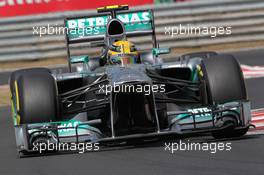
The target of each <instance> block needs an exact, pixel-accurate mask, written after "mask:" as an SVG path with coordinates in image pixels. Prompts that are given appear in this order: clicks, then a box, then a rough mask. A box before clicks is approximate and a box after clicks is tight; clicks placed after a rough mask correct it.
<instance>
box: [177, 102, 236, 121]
mask: <svg viewBox="0 0 264 175" xmlns="http://www.w3.org/2000/svg"><path fill="white" fill-rule="evenodd" d="M232 103H233V102H232ZM224 105H228V103H225V104H224ZM199 109H204V110H205V111H211V110H210V109H209V108H195V109H191V110H189V111H190V112H191V111H195V110H198V111H199ZM200 112H201V111H200ZM234 113H239V114H240V110H239V108H237V107H236V108H234V109H232V110H231V111H224V112H223V113H222V114H223V115H228V114H234ZM188 115H189V114H179V115H175V118H174V120H179V119H182V118H185V117H186V118H185V119H182V120H180V121H179V124H184V123H193V117H192V116H189V117H187V116H188ZM212 119H213V116H212V114H211V113H206V114H202V115H195V121H196V122H206V121H211V120H212Z"/></svg>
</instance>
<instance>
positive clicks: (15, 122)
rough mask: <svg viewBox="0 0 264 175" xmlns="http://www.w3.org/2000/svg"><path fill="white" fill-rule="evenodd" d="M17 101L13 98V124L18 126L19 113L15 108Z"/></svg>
mask: <svg viewBox="0 0 264 175" xmlns="http://www.w3.org/2000/svg"><path fill="white" fill-rule="evenodd" d="M15 104H16V103H15V100H14V99H13V98H12V99H11V111H12V118H13V124H14V125H17V111H16V107H15Z"/></svg>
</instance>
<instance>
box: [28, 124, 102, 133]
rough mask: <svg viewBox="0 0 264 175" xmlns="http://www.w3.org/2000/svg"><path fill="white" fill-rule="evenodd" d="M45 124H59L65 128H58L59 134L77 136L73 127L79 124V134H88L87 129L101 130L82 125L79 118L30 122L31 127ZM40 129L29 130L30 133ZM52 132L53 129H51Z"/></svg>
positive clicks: (59, 126)
mask: <svg viewBox="0 0 264 175" xmlns="http://www.w3.org/2000/svg"><path fill="white" fill-rule="evenodd" d="M45 125H57V126H58V128H64V129H59V130H58V134H59V136H60V137H61V136H75V135H76V131H75V129H74V128H71V127H75V126H77V125H79V127H78V134H80V135H82V134H86V133H87V129H90V130H94V131H97V132H100V131H99V130H98V129H96V128H94V127H92V126H90V125H88V124H85V125H82V122H81V121H78V120H69V121H60V122H50V123H36V124H29V125H28V126H29V127H34V126H45ZM35 131H38V129H31V130H29V131H28V133H29V134H31V133H33V132H35ZM50 132H52V131H50Z"/></svg>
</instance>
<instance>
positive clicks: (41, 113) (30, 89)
mask: <svg viewBox="0 0 264 175" xmlns="http://www.w3.org/2000/svg"><path fill="white" fill-rule="evenodd" d="M11 77H12V76H11ZM13 77H14V79H13V80H12V81H10V88H11V93H12V104H13V105H14V108H15V109H16V110H14V111H15V112H16V114H15V115H16V118H17V124H29V123H43V122H51V121H56V119H57V115H58V112H57V111H58V100H57V94H58V93H57V86H56V82H55V80H54V78H53V76H52V75H51V74H50V73H49V72H47V71H43V70H40V71H39V70H34V71H33V70H31V71H26V72H17V73H15V76H13ZM11 83H12V84H11Z"/></svg>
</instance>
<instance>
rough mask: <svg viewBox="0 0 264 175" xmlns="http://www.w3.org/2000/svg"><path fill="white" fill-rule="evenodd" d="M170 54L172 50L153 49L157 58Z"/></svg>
mask: <svg viewBox="0 0 264 175" xmlns="http://www.w3.org/2000/svg"><path fill="white" fill-rule="evenodd" d="M170 52H171V50H170V48H153V49H152V53H153V55H155V56H159V55H161V54H168V53H170Z"/></svg>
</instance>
